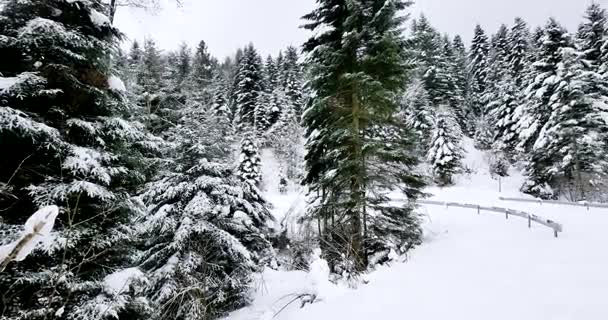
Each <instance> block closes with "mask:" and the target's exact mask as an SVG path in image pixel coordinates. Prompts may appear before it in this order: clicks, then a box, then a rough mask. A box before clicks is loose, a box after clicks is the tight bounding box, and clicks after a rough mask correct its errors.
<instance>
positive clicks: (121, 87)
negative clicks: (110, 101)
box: [108, 75, 127, 92]
mask: <svg viewBox="0 0 608 320" xmlns="http://www.w3.org/2000/svg"><path fill="white" fill-rule="evenodd" d="M108 86H109V87H110V89H112V90H116V91H120V92H126V91H127V87H126V86H125V83H124V82H123V81H122V80H121V79H120V78H119V77H117V76H115V75H112V76H110V77H109V78H108Z"/></svg>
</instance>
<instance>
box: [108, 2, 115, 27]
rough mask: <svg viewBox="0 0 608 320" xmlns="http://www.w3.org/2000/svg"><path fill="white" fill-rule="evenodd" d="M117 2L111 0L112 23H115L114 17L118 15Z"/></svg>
mask: <svg viewBox="0 0 608 320" xmlns="http://www.w3.org/2000/svg"><path fill="white" fill-rule="evenodd" d="M116 6H117V3H116V0H111V1H110V17H109V18H110V22H111V23H114V16H115V15H116Z"/></svg>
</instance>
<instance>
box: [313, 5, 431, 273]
mask: <svg viewBox="0 0 608 320" xmlns="http://www.w3.org/2000/svg"><path fill="white" fill-rule="evenodd" d="M407 6H408V3H407V2H405V1H400V0H387V1H369V0H359V1H348V2H346V3H345V2H344V1H339V0H321V1H318V7H317V8H316V9H315V10H314V11H313V12H312V13H310V14H308V15H306V16H305V17H304V19H306V20H308V23H307V24H306V25H305V28H306V29H308V30H312V31H316V32H317V35H316V36H314V37H312V38H311V39H310V40H308V42H306V44H305V46H304V49H305V51H307V52H309V53H310V54H309V60H308V62H309V66H310V71H311V76H312V80H311V82H310V84H311V88H312V90H314V91H315V92H316V96H315V97H314V99H313V101H312V103H311V106H310V107H309V108H308V109H307V110H306V111H305V113H304V123H305V125H306V130H307V134H306V135H307V139H308V141H307V149H308V153H307V156H306V165H307V169H308V174H307V176H306V178H305V181H306V183H307V184H308V186H309V188H310V190H311V191H312V192H315V193H317V194H318V195H319V196H320V197H319V199H318V200H319V201H318V205H316V206H315V207H314V208H313V209H312V212H311V213H312V214H313V215H314V216H315V217H317V218H318V221H319V228H320V229H321V232H322V234H321V235H320V236H321V239H322V241H321V243H322V246H323V247H324V249H326V253H327V254H328V255H329V260H330V263H331V264H332V267H333V269H334V271H338V272H340V271H344V272H349V271H357V270H363V269H365V268H366V267H367V265H368V263H374V262H377V261H382V260H385V259H387V256H388V254H389V252H390V250H391V249H392V250H395V251H396V252H399V253H402V252H403V251H405V250H407V249H408V248H410V247H411V246H412V245H414V244H416V243H418V241H419V240H420V238H419V236H420V233H419V225H418V220H417V218H416V216H415V214H414V213H413V211H412V207H411V205H412V203H408V204H406V205H405V206H391V205H390V201H389V200H388V197H387V195H386V193H385V192H388V191H390V190H392V189H394V188H396V187H397V188H399V189H400V191H402V192H403V193H404V194H405V195H406V199H408V200H410V201H414V200H415V199H416V198H417V197H418V196H419V195H420V192H421V191H420V188H421V187H422V184H423V183H422V180H421V179H420V177H418V176H417V175H415V174H412V173H411V172H412V170H413V168H412V166H413V165H414V163H415V162H416V159H414V158H412V157H411V155H409V152H408V148H395V146H396V145H397V144H391V143H388V144H387V143H385V142H384V141H382V142H381V143H379V142H378V141H379V140H382V138H380V137H381V136H389V137H390V135H388V134H383V130H389V131H390V130H391V129H393V128H394V127H393V125H394V123H393V122H392V121H393V118H394V116H395V115H396V113H397V111H398V110H397V109H398V102H399V101H398V98H399V97H400V95H401V90H403V88H404V86H405V82H406V70H405V68H404V66H405V65H406V64H405V60H404V58H405V46H404V45H405V40H404V39H403V38H402V30H401V29H400V28H401V24H402V23H403V18H402V16H400V13H401V12H402V11H403V10H404V9H406V7H407ZM363 101H365V103H362V102H363ZM395 130H397V129H395ZM395 132H397V134H396V136H397V137H398V138H395V139H394V140H399V141H401V144H400V145H401V146H403V145H407V144H408V143H409V142H411V140H409V139H408V138H406V136H405V135H404V134H402V133H401V132H399V131H398V130H397V131H395ZM378 139H379V140H378ZM389 141H393V140H389ZM378 168H384V169H385V170H377V169H378ZM396 171H398V174H397V172H396Z"/></svg>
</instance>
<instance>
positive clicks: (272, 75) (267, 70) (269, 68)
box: [264, 55, 280, 93]
mask: <svg viewBox="0 0 608 320" xmlns="http://www.w3.org/2000/svg"><path fill="white" fill-rule="evenodd" d="M279 77H280V73H279V69H278V67H277V64H276V62H275V60H274V59H273V58H272V56H271V55H269V56H268V57H267V58H266V64H265V66H264V89H265V92H268V93H270V92H272V91H274V90H275V89H276V88H278V86H279V82H280V79H279Z"/></svg>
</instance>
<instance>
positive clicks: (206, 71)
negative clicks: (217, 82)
mask: <svg viewBox="0 0 608 320" xmlns="http://www.w3.org/2000/svg"><path fill="white" fill-rule="evenodd" d="M216 66H217V61H216V60H215V58H213V57H212V56H211V54H210V53H209V51H208V48H207V43H206V42H205V41H204V40H201V41H200V42H199V43H198V46H197V47H196V51H195V52H194V58H193V60H192V75H191V77H192V78H191V81H192V82H193V86H194V88H195V89H196V90H198V91H201V92H202V91H204V90H205V89H206V88H207V87H208V86H209V85H210V84H211V81H212V80H213V71H214V70H215V68H216Z"/></svg>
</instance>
